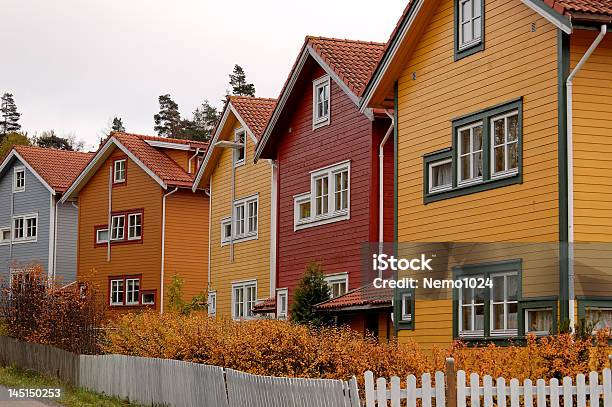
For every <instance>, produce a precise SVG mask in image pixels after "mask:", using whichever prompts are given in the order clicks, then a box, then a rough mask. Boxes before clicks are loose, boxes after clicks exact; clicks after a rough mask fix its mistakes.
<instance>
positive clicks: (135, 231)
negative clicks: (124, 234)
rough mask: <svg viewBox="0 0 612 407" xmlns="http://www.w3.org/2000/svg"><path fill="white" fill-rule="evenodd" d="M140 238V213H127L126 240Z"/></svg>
mask: <svg viewBox="0 0 612 407" xmlns="http://www.w3.org/2000/svg"><path fill="white" fill-rule="evenodd" d="M140 238H142V214H141V213H131V214H129V215H128V240H139V239H140Z"/></svg>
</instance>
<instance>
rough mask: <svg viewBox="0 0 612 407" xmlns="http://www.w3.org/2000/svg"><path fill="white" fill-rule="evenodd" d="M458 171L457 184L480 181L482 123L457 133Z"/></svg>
mask: <svg viewBox="0 0 612 407" xmlns="http://www.w3.org/2000/svg"><path fill="white" fill-rule="evenodd" d="M457 137H458V141H457V146H458V147H459V150H458V151H457V157H458V163H459V170H458V172H457V175H458V177H459V180H458V182H459V183H460V184H461V183H469V182H474V181H479V180H481V179H482V123H475V124H471V125H469V126H466V127H463V128H460V129H459V130H458V131H457Z"/></svg>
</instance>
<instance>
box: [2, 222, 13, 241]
mask: <svg viewBox="0 0 612 407" xmlns="http://www.w3.org/2000/svg"><path fill="white" fill-rule="evenodd" d="M6 232H8V239H4V238H3V236H4V234H5V233H6ZM12 236H13V231H12V229H11V227H10V226H9V227H5V228H0V245H5V244H10V243H11V240H12V239H11V238H12Z"/></svg>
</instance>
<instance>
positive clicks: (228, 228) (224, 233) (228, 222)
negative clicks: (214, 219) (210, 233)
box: [221, 218, 232, 243]
mask: <svg viewBox="0 0 612 407" xmlns="http://www.w3.org/2000/svg"><path fill="white" fill-rule="evenodd" d="M231 238H232V218H225V219H221V243H227V242H229V241H230V240H231Z"/></svg>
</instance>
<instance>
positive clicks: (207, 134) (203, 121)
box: [190, 100, 219, 141]
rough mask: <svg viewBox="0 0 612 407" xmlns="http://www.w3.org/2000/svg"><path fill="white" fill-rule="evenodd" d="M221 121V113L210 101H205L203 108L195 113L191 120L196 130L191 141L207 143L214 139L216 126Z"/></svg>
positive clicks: (200, 107) (197, 109)
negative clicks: (213, 134)
mask: <svg viewBox="0 0 612 407" xmlns="http://www.w3.org/2000/svg"><path fill="white" fill-rule="evenodd" d="M217 121H219V111H217V108H216V107H214V106H212V105H211V104H210V103H209V102H208V100H204V102H203V103H202V105H201V106H199V107H197V108H196V110H194V111H193V120H191V122H192V124H193V128H194V130H195V131H194V133H193V137H190V139H191V140H198V141H207V140H209V139H210V138H211V137H212V133H213V131H215V126H216V125H217Z"/></svg>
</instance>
